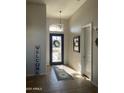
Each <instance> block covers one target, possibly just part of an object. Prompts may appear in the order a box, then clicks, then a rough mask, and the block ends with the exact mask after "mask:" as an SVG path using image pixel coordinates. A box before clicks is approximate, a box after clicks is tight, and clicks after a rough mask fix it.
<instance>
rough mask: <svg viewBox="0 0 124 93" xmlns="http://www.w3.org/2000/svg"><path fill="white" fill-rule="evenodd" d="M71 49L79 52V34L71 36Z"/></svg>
mask: <svg viewBox="0 0 124 93" xmlns="http://www.w3.org/2000/svg"><path fill="white" fill-rule="evenodd" d="M73 51H75V52H80V36H75V37H74V38H73Z"/></svg>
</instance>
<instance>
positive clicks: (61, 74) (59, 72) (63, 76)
mask: <svg viewBox="0 0 124 93" xmlns="http://www.w3.org/2000/svg"><path fill="white" fill-rule="evenodd" d="M53 68H54V71H55V74H56V77H57V79H58V80H72V79H73V77H72V76H71V75H69V74H68V73H67V72H66V71H65V70H64V69H60V68H58V67H53Z"/></svg>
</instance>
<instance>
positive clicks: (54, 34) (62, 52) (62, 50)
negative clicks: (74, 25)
mask: <svg viewBox="0 0 124 93" xmlns="http://www.w3.org/2000/svg"><path fill="white" fill-rule="evenodd" d="M52 36H61V37H62V45H61V47H62V48H61V55H62V62H56V63H53V62H52ZM49 41H50V65H61V64H64V34H58V33H50V40H49Z"/></svg>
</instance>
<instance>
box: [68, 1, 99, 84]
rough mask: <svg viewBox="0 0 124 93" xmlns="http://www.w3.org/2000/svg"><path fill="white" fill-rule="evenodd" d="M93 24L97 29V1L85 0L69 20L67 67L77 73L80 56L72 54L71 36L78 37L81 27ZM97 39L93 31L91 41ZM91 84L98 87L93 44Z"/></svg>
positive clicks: (79, 70) (96, 53)
mask: <svg viewBox="0 0 124 93" xmlns="http://www.w3.org/2000/svg"><path fill="white" fill-rule="evenodd" d="M91 22H92V23H93V27H98V0H87V1H86V2H85V3H84V4H83V5H82V6H81V7H80V8H79V9H78V10H77V11H76V12H75V13H74V14H73V15H72V17H71V18H70V20H69V24H70V41H69V45H70V46H69V49H70V50H69V65H70V66H71V67H73V68H74V69H75V70H77V71H78V72H81V65H80V64H81V54H80V53H76V52H73V46H72V45H73V44H72V40H73V36H75V35H80V32H81V26H83V25H86V24H89V23H91ZM96 37H97V33H96V31H93V39H94V40H93V41H95V39H96ZM93 83H94V84H95V85H96V86H97V85H98V48H97V47H96V45H95V44H94V42H93Z"/></svg>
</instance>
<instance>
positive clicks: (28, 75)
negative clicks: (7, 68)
mask: <svg viewBox="0 0 124 93" xmlns="http://www.w3.org/2000/svg"><path fill="white" fill-rule="evenodd" d="M38 75H46V73H40V74H38ZM38 75H36V74H27V75H26V77H30V76H38Z"/></svg>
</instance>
